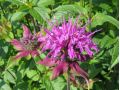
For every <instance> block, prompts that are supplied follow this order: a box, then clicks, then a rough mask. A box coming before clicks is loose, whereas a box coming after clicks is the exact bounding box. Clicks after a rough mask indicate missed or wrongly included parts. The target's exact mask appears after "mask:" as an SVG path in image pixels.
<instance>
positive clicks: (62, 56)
mask: <svg viewBox="0 0 120 90" xmlns="http://www.w3.org/2000/svg"><path fill="white" fill-rule="evenodd" d="M45 32H46V36H45V38H44V39H45V40H44V46H43V48H42V51H43V52H44V51H46V50H47V51H49V52H48V54H47V56H46V58H45V59H44V60H42V61H40V62H39V64H42V65H45V66H49V67H53V66H54V69H53V74H52V77H51V79H54V78H56V77H57V76H59V75H60V74H63V73H65V72H67V71H68V69H69V70H70V73H71V77H70V78H71V80H73V81H75V78H74V76H73V74H72V73H76V74H77V75H80V76H82V77H83V78H84V79H85V80H88V74H87V73H86V72H85V71H84V70H83V69H82V68H81V67H80V66H79V63H78V61H81V62H82V61H85V60H86V59H87V58H88V57H89V58H91V57H92V56H93V55H94V53H95V52H98V48H97V45H96V44H95V43H94V42H93V40H92V36H93V34H94V33H95V32H96V31H95V32H87V31H86V25H84V26H78V20H77V19H76V21H75V22H74V23H73V22H72V20H71V19H69V20H68V21H65V20H64V22H63V23H62V24H61V25H59V26H57V25H55V26H53V27H52V29H51V30H48V29H45ZM38 40H39V41H41V40H42V39H41V38H39V39H38Z"/></svg>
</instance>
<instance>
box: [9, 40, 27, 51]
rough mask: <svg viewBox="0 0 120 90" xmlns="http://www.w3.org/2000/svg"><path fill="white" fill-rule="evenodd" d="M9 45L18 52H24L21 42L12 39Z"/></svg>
mask: <svg viewBox="0 0 120 90" xmlns="http://www.w3.org/2000/svg"><path fill="white" fill-rule="evenodd" d="M11 44H12V45H13V46H14V47H15V48H16V49H17V50H19V51H22V50H25V49H24V47H23V45H22V44H21V42H20V41H18V40H17V39H13V40H12V41H11Z"/></svg>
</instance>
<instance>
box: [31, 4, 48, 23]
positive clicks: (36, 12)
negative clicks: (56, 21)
mask: <svg viewBox="0 0 120 90" xmlns="http://www.w3.org/2000/svg"><path fill="white" fill-rule="evenodd" d="M29 12H30V14H31V15H32V16H33V17H34V18H36V19H37V20H38V21H39V22H41V23H43V22H42V21H43V20H44V21H47V20H49V19H50V17H49V14H48V10H47V9H46V8H45V7H40V6H39V7H34V8H32V9H30V10H29Z"/></svg>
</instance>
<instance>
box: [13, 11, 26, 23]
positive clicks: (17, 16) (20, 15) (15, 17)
mask: <svg viewBox="0 0 120 90" xmlns="http://www.w3.org/2000/svg"><path fill="white" fill-rule="evenodd" d="M26 14H27V12H22V11H21V12H16V13H14V14H13V15H12V17H11V21H12V22H13V21H17V20H20V19H22V18H23V17H24V16H25V15H26Z"/></svg>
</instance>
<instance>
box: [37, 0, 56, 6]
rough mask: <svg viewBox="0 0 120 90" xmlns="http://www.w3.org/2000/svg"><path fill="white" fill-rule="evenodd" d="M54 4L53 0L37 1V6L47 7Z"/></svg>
mask: <svg viewBox="0 0 120 90" xmlns="http://www.w3.org/2000/svg"><path fill="white" fill-rule="evenodd" d="M54 3H55V1H54V0H39V2H38V4H37V5H38V6H48V5H53V4H54Z"/></svg>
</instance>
